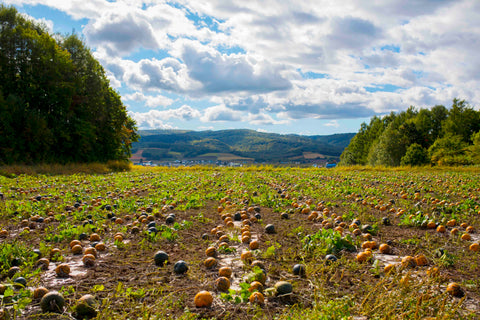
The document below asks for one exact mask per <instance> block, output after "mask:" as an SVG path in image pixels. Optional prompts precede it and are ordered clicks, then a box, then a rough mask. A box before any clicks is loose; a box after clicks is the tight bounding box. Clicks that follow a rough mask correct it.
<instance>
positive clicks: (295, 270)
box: [292, 263, 305, 277]
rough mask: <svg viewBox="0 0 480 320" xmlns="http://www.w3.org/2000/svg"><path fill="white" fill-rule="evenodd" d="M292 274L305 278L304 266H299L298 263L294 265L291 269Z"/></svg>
mask: <svg viewBox="0 0 480 320" xmlns="http://www.w3.org/2000/svg"><path fill="white" fill-rule="evenodd" d="M292 272H293V274H294V275H296V276H301V277H304V276H305V265H304V264H300V263H298V264H296V265H294V266H293V268H292Z"/></svg>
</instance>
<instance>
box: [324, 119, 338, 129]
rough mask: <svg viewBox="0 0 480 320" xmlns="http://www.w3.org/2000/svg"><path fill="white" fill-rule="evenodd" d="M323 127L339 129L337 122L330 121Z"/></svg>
mask: <svg viewBox="0 0 480 320" xmlns="http://www.w3.org/2000/svg"><path fill="white" fill-rule="evenodd" d="M324 126H325V127H333V128H338V127H340V124H338V121H337V120H331V121H329V122H327V123H325V124H324Z"/></svg>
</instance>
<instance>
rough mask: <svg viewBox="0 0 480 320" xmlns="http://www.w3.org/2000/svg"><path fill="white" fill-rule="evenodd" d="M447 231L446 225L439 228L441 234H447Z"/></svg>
mask: <svg viewBox="0 0 480 320" xmlns="http://www.w3.org/2000/svg"><path fill="white" fill-rule="evenodd" d="M446 231H447V229H446V228H445V226H444V225H441V224H440V225H439V226H438V227H437V232H439V233H445V232H446Z"/></svg>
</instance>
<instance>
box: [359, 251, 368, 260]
mask: <svg viewBox="0 0 480 320" xmlns="http://www.w3.org/2000/svg"><path fill="white" fill-rule="evenodd" d="M369 258H370V255H369V254H368V253H367V252H365V251H364V252H360V253H358V254H357V261H358V262H365V261H367V260H368V259H369Z"/></svg>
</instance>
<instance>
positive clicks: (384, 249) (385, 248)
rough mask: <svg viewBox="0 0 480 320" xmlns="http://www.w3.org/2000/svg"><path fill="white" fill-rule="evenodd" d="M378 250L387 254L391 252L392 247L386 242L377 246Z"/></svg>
mask: <svg viewBox="0 0 480 320" xmlns="http://www.w3.org/2000/svg"><path fill="white" fill-rule="evenodd" d="M378 251H380V253H383V254H389V253H391V252H392V248H391V247H390V246H389V245H388V244H386V243H382V244H381V245H380V246H379V247H378Z"/></svg>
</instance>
